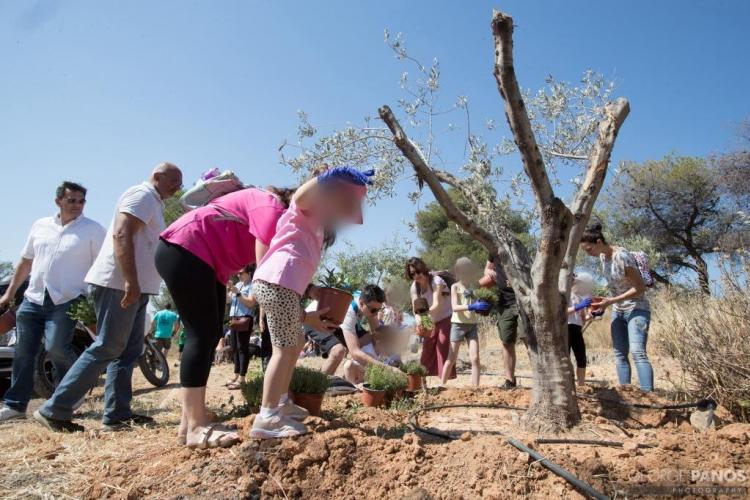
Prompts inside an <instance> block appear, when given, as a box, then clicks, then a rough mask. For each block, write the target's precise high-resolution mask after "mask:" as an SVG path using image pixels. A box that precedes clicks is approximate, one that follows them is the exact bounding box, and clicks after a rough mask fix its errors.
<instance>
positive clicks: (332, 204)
mask: <svg viewBox="0 0 750 500" xmlns="http://www.w3.org/2000/svg"><path fill="white" fill-rule="evenodd" d="M334 186H336V185H332V186H331V187H330V188H329V189H327V190H326V191H325V196H324V199H325V200H326V203H325V207H324V208H323V210H322V213H321V216H322V218H323V220H324V222H325V224H326V225H327V226H328V227H331V228H336V227H337V226H340V225H342V224H352V223H354V222H353V221H354V219H355V218H357V217H358V215H359V213H360V210H361V209H362V202H361V201H360V200H359V198H358V197H357V196H356V195H354V194H353V193H352V192H351V191H349V190H347V189H339V188H336V187H334Z"/></svg>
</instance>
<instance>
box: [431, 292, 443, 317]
mask: <svg viewBox="0 0 750 500" xmlns="http://www.w3.org/2000/svg"><path fill="white" fill-rule="evenodd" d="M443 290H445V285H438V286H436V287H435V290H433V292H432V307H430V312H431V313H434V312H436V311H439V310H440V308H441V307H442V305H443V301H444V300H445V297H444V296H443Z"/></svg>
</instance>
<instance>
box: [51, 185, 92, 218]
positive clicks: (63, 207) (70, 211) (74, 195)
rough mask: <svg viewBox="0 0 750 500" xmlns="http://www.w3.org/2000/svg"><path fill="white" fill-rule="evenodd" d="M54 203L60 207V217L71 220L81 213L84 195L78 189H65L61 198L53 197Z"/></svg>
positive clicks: (84, 201) (84, 202)
mask: <svg viewBox="0 0 750 500" xmlns="http://www.w3.org/2000/svg"><path fill="white" fill-rule="evenodd" d="M55 204H56V205H57V206H58V207H60V218H61V219H63V220H66V221H68V220H71V219H75V218H76V217H79V216H80V215H81V214H83V206H84V205H85V204H86V195H85V194H83V193H82V192H80V191H71V190H70V189H66V190H65V194H64V195H63V196H62V198H57V199H55Z"/></svg>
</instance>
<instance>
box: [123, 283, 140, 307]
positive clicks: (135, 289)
mask: <svg viewBox="0 0 750 500" xmlns="http://www.w3.org/2000/svg"><path fill="white" fill-rule="evenodd" d="M140 296H141V287H140V285H139V284H138V282H135V283H131V282H130V281H126V282H125V296H124V297H123V298H122V300H121V301H120V307H122V308H123V309H127V308H128V307H130V306H132V305H133V304H135V303H136V301H137V300H138V298H139V297H140Z"/></svg>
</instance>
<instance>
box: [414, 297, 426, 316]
mask: <svg viewBox="0 0 750 500" xmlns="http://www.w3.org/2000/svg"><path fill="white" fill-rule="evenodd" d="M429 310H430V304H429V303H428V302H427V299H425V298H424V297H419V298H417V299H414V312H415V313H417V314H424V313H426V312H427V311H429Z"/></svg>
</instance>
